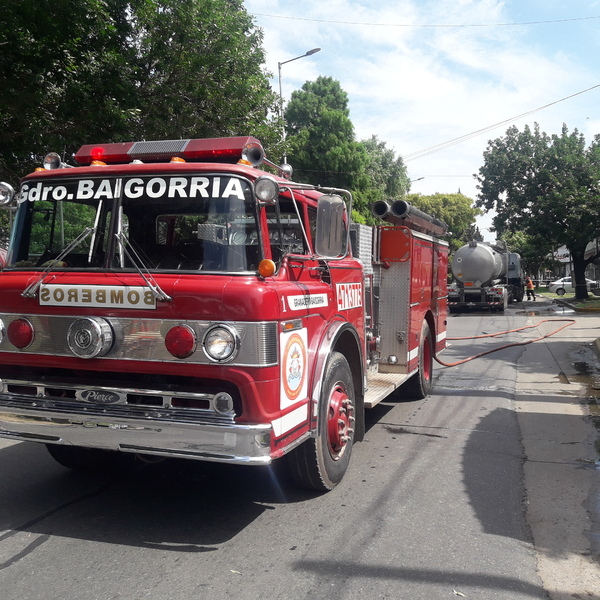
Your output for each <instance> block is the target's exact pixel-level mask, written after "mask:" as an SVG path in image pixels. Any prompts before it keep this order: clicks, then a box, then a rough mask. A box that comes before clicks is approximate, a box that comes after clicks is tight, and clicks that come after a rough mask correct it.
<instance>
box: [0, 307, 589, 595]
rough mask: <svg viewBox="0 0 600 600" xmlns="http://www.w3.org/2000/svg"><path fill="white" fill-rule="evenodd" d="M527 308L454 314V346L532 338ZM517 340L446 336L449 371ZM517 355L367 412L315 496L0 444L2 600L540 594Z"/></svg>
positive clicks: (439, 376) (202, 472) (198, 468)
mask: <svg viewBox="0 0 600 600" xmlns="http://www.w3.org/2000/svg"><path fill="white" fill-rule="evenodd" d="M542 304H543V303H540V304H539V305H536V306H537V308H538V309H539V310H542ZM524 306H525V305H520V306H518V307H516V306H515V307H511V308H510V310H509V311H508V312H507V314H505V315H502V314H498V313H490V314H470V315H462V314H461V315H456V316H454V315H453V316H451V317H450V318H449V335H450V336H452V337H457V336H468V335H472V334H481V333H484V332H487V333H491V332H496V331H504V330H508V329H514V328H516V327H520V326H523V325H526V324H528V322H529V323H530V322H531V318H532V314H531V312H529V311H528V310H527V309H528V308H529V307H524ZM549 316H552V315H549ZM524 336H529V337H531V336H534V334H533V333H512V334H510V335H509V336H507V337H506V338H504V339H503V340H502V341H500V340H498V339H496V338H487V339H481V340H470V341H465V340H456V341H452V342H451V345H450V347H449V348H448V350H447V351H446V352H445V353H444V354H443V356H442V358H443V360H444V361H446V362H453V361H457V360H459V359H462V358H464V357H467V356H471V355H474V354H477V353H478V352H481V351H484V350H487V349H489V348H491V347H493V346H498V345H501V344H503V343H506V342H509V341H522V340H523V339H524ZM527 348H529V346H518V347H512V348H507V349H505V350H502V351H500V352H497V353H494V354H489V355H487V356H484V357H482V358H480V359H477V360H474V361H471V362H467V363H465V364H463V365H461V366H457V367H452V368H446V367H441V366H438V367H437V368H436V371H435V390H434V393H433V395H431V396H430V397H429V398H427V399H426V400H423V401H418V402H402V401H394V402H386V403H383V404H381V405H379V406H378V407H376V408H375V409H373V410H371V411H370V412H369V413H368V431H367V435H366V439H365V441H364V442H362V443H360V444H358V445H357V446H356V447H355V448H354V452H353V456H352V461H351V465H350V470H349V472H348V474H347V475H346V477H345V479H344V481H343V482H342V483H341V484H340V485H339V486H338V487H337V488H336V489H335V490H334V491H333V492H330V493H328V494H324V495H317V496H315V495H312V494H310V493H306V492H302V491H298V490H294V489H292V488H290V487H289V486H287V485H285V484H284V483H283V482H282V481H281V480H280V478H279V477H278V475H277V473H276V472H273V471H269V470H266V469H265V470H263V469H258V468H241V467H230V466H224V465H212V464H203V463H194V462H179V461H171V462H163V463H160V464H155V465H143V466H140V467H139V468H138V469H137V470H135V471H134V472H133V473H129V474H127V475H126V476H119V477H110V476H92V475H89V476H87V475H86V476H82V475H81V474H76V473H73V472H70V471H68V470H66V469H64V468H62V467H60V466H59V465H57V464H55V463H54V462H53V460H52V459H51V458H50V457H49V455H48V454H47V452H46V450H45V448H44V447H43V446H38V445H35V444H24V443H12V442H9V441H0V481H1V482H2V485H1V487H0V598H2V600H54V599H56V600H58V599H60V600H83V599H85V600H146V599H150V598H152V599H153V600H169V599H173V600H187V599H202V600H221V599H225V598H227V599H236V600H237V599H244V600H254V599H256V600H258V599H261V600H279V599H281V600H319V599H327V600H354V599H356V600H359V599H360V600H366V599H375V598H381V599H384V598H385V599H394V600H396V599H399V600H405V599H406V600H409V599H410V600H437V599H444V598H456V597H466V598H477V599H479V600H496V599H497V600H500V599H501V600H521V599H522V600H531V599H535V598H540V599H541V598H548V595H547V592H546V590H545V589H544V584H543V581H542V579H541V578H540V576H539V575H538V563H537V558H538V557H537V553H536V548H535V546H534V544H533V540H532V533H531V529H530V525H529V523H528V521H527V519H526V514H527V513H526V511H527V502H528V498H527V495H526V489H525V486H524V464H525V462H526V456H525V453H524V445H523V440H522V437H521V429H520V424H519V418H518V415H517V411H516V410H515V394H516V385H517V375H518V370H517V365H518V364H519V361H520V360H521V358H522V356H523V353H524V352H526V349H527ZM571 597H572V596H571ZM582 597H583V596H582ZM585 597H586V598H588V597H589V596H585Z"/></svg>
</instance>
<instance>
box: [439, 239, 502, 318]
mask: <svg viewBox="0 0 600 600" xmlns="http://www.w3.org/2000/svg"><path fill="white" fill-rule="evenodd" d="M499 250H500V251H499ZM450 268H451V271H452V274H453V275H454V278H455V281H454V282H453V283H452V284H450V285H449V286H448V307H449V309H450V310H451V311H456V310H458V309H460V308H489V309H491V310H499V311H503V310H506V308H507V307H508V303H509V302H510V301H511V300H512V299H513V286H512V285H509V284H508V281H507V269H508V252H507V251H503V250H502V249H501V248H498V249H496V248H494V247H492V246H491V245H489V244H485V243H482V242H475V241H472V242H469V243H468V244H467V245H465V246H462V248H459V249H458V250H457V251H456V252H455V253H454V256H453V257H452V262H451V265H450Z"/></svg>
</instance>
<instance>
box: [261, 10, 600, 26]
mask: <svg viewBox="0 0 600 600" xmlns="http://www.w3.org/2000/svg"><path fill="white" fill-rule="evenodd" d="M252 14H253V16H256V17H269V18H271V19H287V20H290V21H308V22H310V23H326V24H334V25H363V26H364V25H367V26H369V27H406V28H408V27H413V28H415V29H444V28H446V29H461V28H464V29H466V28H471V27H523V26H525V25H549V24H553V23H572V22H575V21H590V20H593V19H600V15H596V16H591V17H576V18H573V19H556V20H553V21H524V22H522V23H471V24H466V23H465V24H454V25H453V24H442V23H437V24H418V23H367V22H364V21H333V20H328V19H308V18H306V17H291V16H287V15H268V14H266V13H252Z"/></svg>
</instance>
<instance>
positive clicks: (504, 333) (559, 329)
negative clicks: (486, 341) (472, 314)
mask: <svg viewBox="0 0 600 600" xmlns="http://www.w3.org/2000/svg"><path fill="white" fill-rule="evenodd" d="M561 322H566V325H562V326H561V327H559V328H558V329H555V330H554V331H551V332H550V333H547V334H545V335H542V336H540V337H538V338H535V339H533V340H527V341H525V342H512V343H510V344H504V345H503V346H498V347H497V348H492V349H491V350H486V351H485V352H481V353H479V354H476V355H475V356H469V357H468V358H463V359H462V360H459V361H456V362H453V363H447V362H444V361H443V360H440V359H439V358H438V357H437V356H435V357H434V358H435V360H436V361H437V362H438V363H439V364H440V365H442V366H444V367H456V366H458V365H462V364H463V363H466V362H469V361H471V360H475V359H476V358H480V357H482V356H486V355H487V354H492V353H493V352H498V351H500V350H504V349H506V348H512V347H513V346H527V344H533V342H539V341H540V340H544V339H546V338H549V337H550V336H552V335H554V334H556V333H558V332H559V331H562V330H563V329H565V328H566V327H570V326H571V325H573V323H575V322H576V321H575V319H543V320H542V321H540V322H539V323H537V324H536V325H525V326H524V327H517V328H516V329H509V330H508V331H498V332H497V333H486V334H484V335H475V336H467V337H452V338H448V340H479V339H481V338H488V337H496V336H499V335H506V334H507V333H515V332H516V331H523V330H524V329H533V328H535V327H539V326H540V325H541V324H542V323H561Z"/></svg>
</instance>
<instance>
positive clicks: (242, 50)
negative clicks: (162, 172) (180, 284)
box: [0, 0, 280, 184]
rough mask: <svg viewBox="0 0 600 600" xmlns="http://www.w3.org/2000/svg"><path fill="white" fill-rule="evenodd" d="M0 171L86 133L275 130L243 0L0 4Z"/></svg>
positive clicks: (110, 137)
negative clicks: (0, 80)
mask: <svg viewBox="0 0 600 600" xmlns="http://www.w3.org/2000/svg"><path fill="white" fill-rule="evenodd" d="M0 48H1V49H2V52H1V53H0V77H1V79H2V86H0V171H1V174H2V177H3V178H8V179H9V180H10V181H11V182H12V183H13V184H14V183H16V181H17V180H18V178H19V177H21V176H22V175H24V174H25V173H26V172H27V171H29V170H31V169H32V167H33V165H36V164H39V157H38V156H36V155H43V154H45V153H46V152H47V151H49V150H54V151H57V152H59V153H63V154H64V156H65V157H66V158H69V157H70V156H71V154H72V153H73V152H74V151H76V150H77V148H78V147H79V146H80V145H81V144H83V143H93V142H118V141H130V140H135V139H156V138H163V139H164V138H166V139H177V138H186V137H203V136H204V137H213V136H214V137H218V136H226V135H249V134H251V135H256V136H257V137H259V138H260V139H262V141H263V142H264V143H265V145H266V146H269V145H271V144H275V142H276V141H278V140H279V137H280V135H279V131H280V130H278V129H277V127H276V124H274V123H272V122H271V120H270V117H269V115H270V114H274V113H275V112H276V110H275V109H276V106H277V105H276V102H277V96H276V94H275V93H274V92H273V91H272V90H271V89H270V87H269V82H268V74H267V73H266V72H264V70H263V67H262V65H263V63H264V51H263V49H262V32H261V31H260V30H258V29H256V28H255V27H254V26H253V23H252V17H251V16H250V15H248V13H247V12H246V10H245V9H244V6H243V0H53V1H50V0H19V2H5V3H4V6H3V10H2V11H0Z"/></svg>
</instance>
